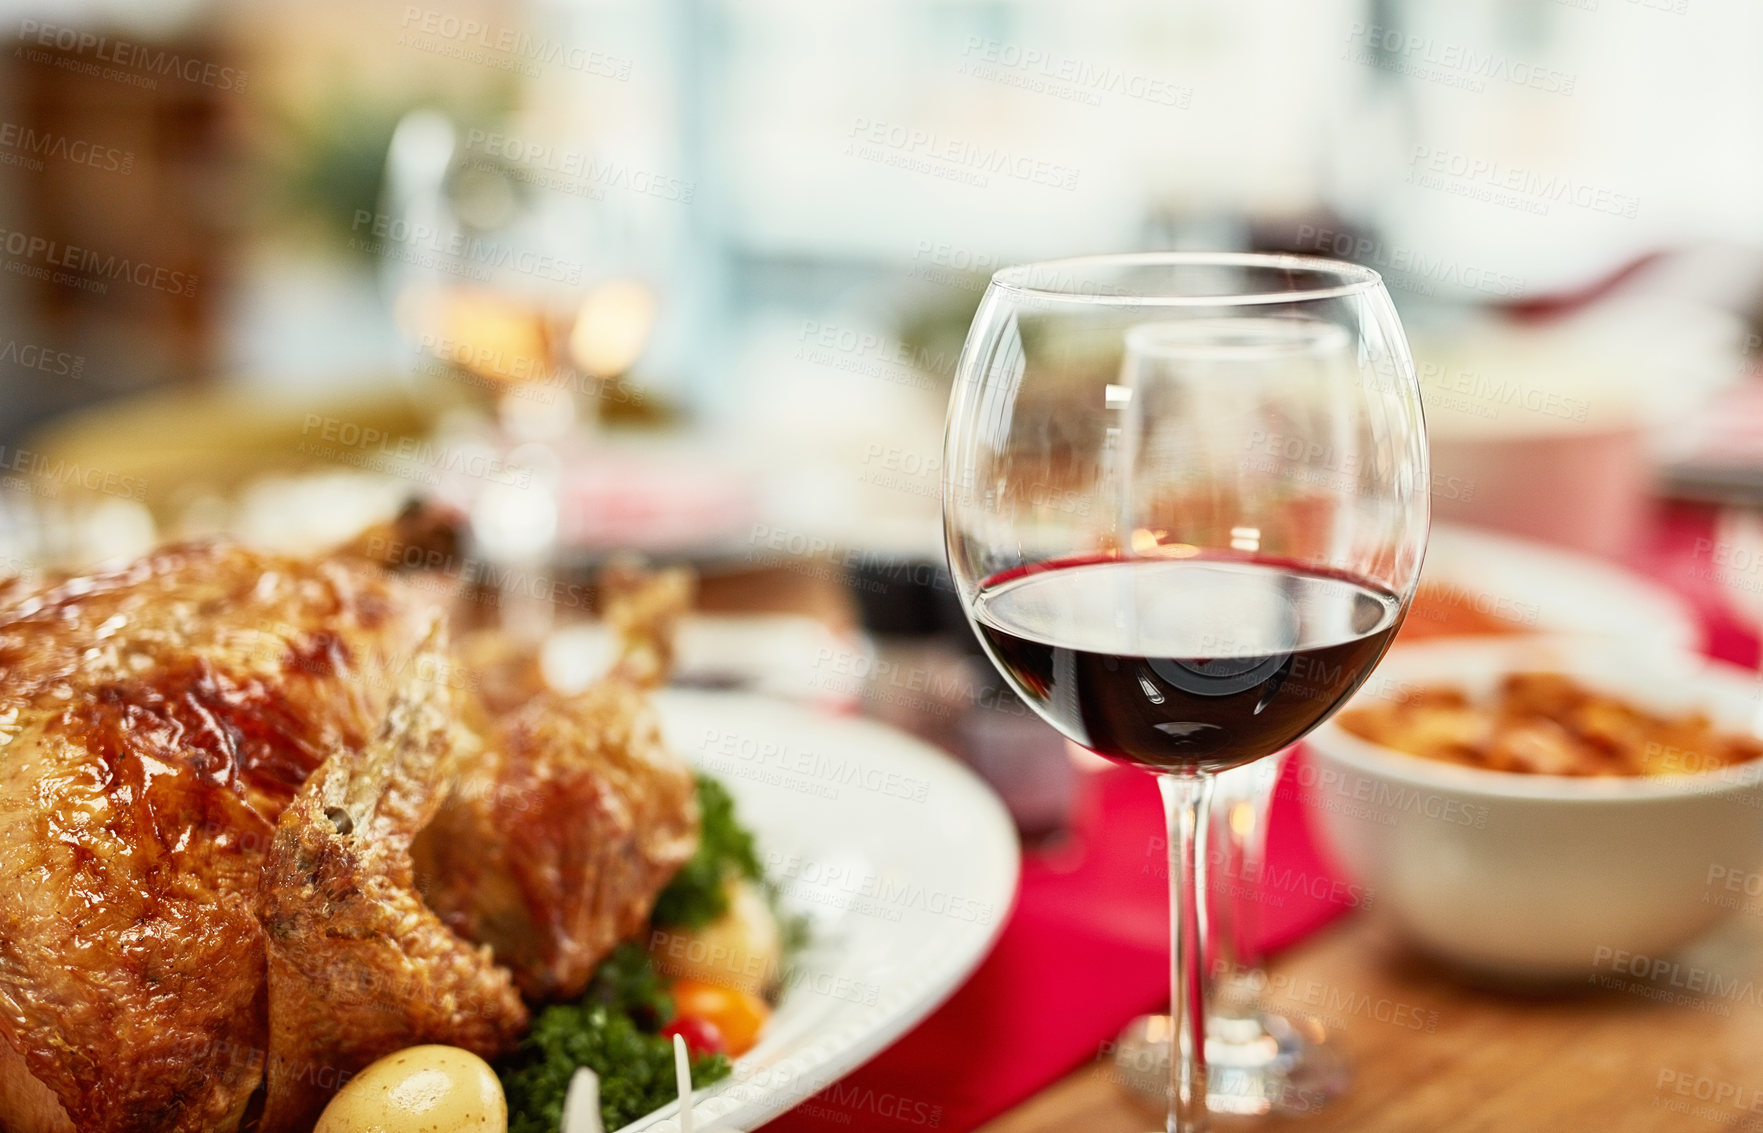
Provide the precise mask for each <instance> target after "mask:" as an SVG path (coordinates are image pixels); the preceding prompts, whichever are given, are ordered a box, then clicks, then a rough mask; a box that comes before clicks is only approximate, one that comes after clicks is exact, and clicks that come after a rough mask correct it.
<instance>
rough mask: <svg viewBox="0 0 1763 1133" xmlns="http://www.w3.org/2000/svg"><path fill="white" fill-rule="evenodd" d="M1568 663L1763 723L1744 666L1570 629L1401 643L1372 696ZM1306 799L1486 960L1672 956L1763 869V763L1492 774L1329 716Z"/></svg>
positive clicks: (1435, 924)
mask: <svg viewBox="0 0 1763 1133" xmlns="http://www.w3.org/2000/svg"><path fill="white" fill-rule="evenodd" d="M1520 671H1528V672H1537V671H1553V672H1561V673H1564V674H1566V675H1568V676H1570V677H1572V678H1574V679H1575V680H1577V681H1578V682H1580V683H1581V684H1583V685H1585V686H1586V687H1588V688H1591V689H1593V690H1594V691H1598V692H1603V693H1608V694H1611V695H1614V696H1618V697H1621V698H1623V699H1626V700H1629V701H1631V702H1633V703H1635V704H1637V705H1639V706H1641V707H1644V708H1647V709H1650V710H1654V711H1661V712H1685V711H1689V710H1692V709H1700V710H1703V711H1705V712H1706V713H1707V714H1708V715H1709V717H1710V718H1711V719H1712V720H1713V722H1714V724H1715V725H1716V726H1717V727H1719V728H1721V729H1722V730H1725V731H1731V732H1741V733H1746V734H1756V733H1757V732H1758V723H1759V704H1758V699H1757V693H1758V685H1757V682H1756V680H1755V678H1754V677H1753V676H1752V675H1751V674H1749V673H1746V672H1745V671H1744V670H1741V669H1737V668H1734V667H1732V666H1729V665H1723V664H1720V663H1717V662H1711V661H1706V660H1703V659H1701V658H1698V657H1694V656H1692V655H1689V654H1682V653H1675V652H1669V651H1661V650H1658V649H1655V648H1651V647H1643V646H1640V645H1620V644H1616V643H1613V642H1610V641H1594V640H1589V639H1568V638H1528V639H1492V638H1489V639H1479V640H1474V641H1468V640H1460V641H1438V642H1429V643H1425V644H1420V645H1413V646H1405V647H1402V648H1399V649H1396V650H1393V651H1391V653H1390V655H1389V656H1388V657H1387V658H1385V660H1384V662H1383V664H1382V665H1381V666H1380V667H1379V669H1378V671H1377V673H1376V674H1375V675H1374V676H1373V677H1372V679H1371V681H1370V682H1369V683H1368V684H1367V685H1366V687H1365V689H1363V690H1362V691H1361V692H1360V693H1359V695H1358V697H1357V698H1355V699H1356V700H1357V701H1358V702H1360V703H1363V702H1364V701H1365V699H1366V698H1378V697H1396V696H1400V695H1402V694H1403V693H1404V692H1405V691H1406V690H1410V689H1413V688H1416V687H1421V686H1441V685H1442V686H1448V687H1456V688H1461V689H1463V690H1464V691H1466V692H1467V693H1468V694H1469V695H1470V696H1471V697H1472V698H1478V697H1480V696H1483V695H1486V694H1487V693H1489V692H1491V691H1492V690H1493V689H1494V688H1495V687H1496V686H1497V685H1498V684H1499V682H1500V680H1501V678H1503V677H1504V676H1505V675H1506V674H1508V673H1512V672H1520ZM1306 742H1307V744H1308V750H1309V752H1310V758H1312V759H1313V760H1314V761H1315V765H1316V767H1315V779H1314V785H1313V788H1312V791H1311V793H1310V797H1309V799H1308V801H1309V804H1310V808H1311V810H1312V812H1313V813H1314V814H1315V815H1316V818H1317V820H1318V822H1319V823H1320V826H1321V827H1322V829H1323V830H1324V832H1325V833H1326V836H1327V840H1328V842H1329V844H1330V845H1331V846H1332V847H1333V849H1334V851H1335V853H1336V854H1337V855H1338V857H1339V859H1340V860H1341V862H1342V863H1343V864H1344V865H1345V866H1346V868H1347V870H1348V872H1349V873H1351V874H1352V875H1353V877H1354V879H1355V880H1356V881H1357V882H1358V883H1359V884H1361V885H1363V886H1364V887H1365V888H1366V889H1367V890H1368V891H1369V892H1370V893H1371V894H1373V899H1374V906H1373V907H1374V908H1377V909H1381V910H1382V915H1385V916H1388V917H1389V918H1390V919H1391V920H1392V921H1393V922H1394V923H1395V924H1396V926H1397V927H1398V928H1399V929H1400V931H1401V932H1402V934H1403V935H1404V936H1405V937H1407V938H1408V939H1409V940H1411V941H1412V942H1413V943H1414V944H1415V945H1417V946H1418V947H1419V948H1420V949H1421V950H1423V951H1425V952H1427V953H1428V954H1430V955H1433V956H1435V957H1438V958H1440V959H1442V960H1445V961H1447V962H1450V963H1452V964H1455V965H1458V966H1460V967H1461V968H1464V969H1466V970H1468V971H1470V972H1472V973H1476V974H1481V975H1491V976H1494V977H1497V978H1502V979H1519V980H1527V981H1532V980H1545V981H1547V980H1566V979H1574V978H1580V979H1583V978H1584V977H1585V976H1586V974H1587V973H1590V972H1595V971H1597V970H1599V966H1600V964H1602V965H1604V966H1605V970H1610V969H1609V966H1608V965H1609V964H1610V962H1611V960H1612V958H1613V957H1615V956H1616V955H1617V954H1619V953H1623V954H1627V955H1630V956H1647V957H1660V956H1664V955H1667V954H1669V953H1671V952H1673V951H1675V950H1676V949H1678V948H1680V947H1682V946H1684V945H1686V944H1688V943H1689V942H1691V941H1693V940H1695V939H1696V938H1697V937H1699V936H1701V935H1702V934H1703V933H1705V932H1707V931H1708V930H1709V929H1711V928H1712V927H1713V926H1714V925H1715V924H1716V923H1718V922H1719V921H1721V920H1722V919H1724V918H1725V917H1726V916H1727V915H1729V912H1730V911H1731V909H1732V908H1733V907H1735V906H1736V905H1737V904H1738V902H1735V901H1732V900H1730V899H1729V898H1730V895H1729V894H1727V893H1726V891H1725V889H1724V887H1722V886H1721V885H1720V884H1719V882H1718V878H1725V877H1728V876H1739V877H1748V876H1751V875H1753V874H1755V873H1756V871H1757V869H1758V868H1759V866H1763V765H1760V764H1759V763H1758V762H1756V761H1753V762H1751V763H1747V764H1742V765H1739V766H1737V767H1732V768H1725V769H1721V770H1715V771H1706V772H1701V773H1695V774H1682V775H1670V776H1654V777H1648V778H1569V777H1564V776H1553V775H1529V774H1519V773H1511V772H1499V771H1486V770H1481V769H1478V768H1472V767H1463V766H1457V765H1453V764H1446V763H1441V762H1438V761H1435V760H1430V759H1424V758H1421V757H1419V756H1414V755H1409V754H1407V753H1405V752H1401V751H1396V750H1394V749H1392V748H1388V747H1384V746H1381V745H1378V744H1373V743H1370V742H1367V741H1366V740H1363V739H1361V738H1359V737H1357V736H1355V735H1352V734H1350V733H1348V732H1347V731H1345V730H1344V729H1342V728H1341V727H1340V726H1339V725H1338V724H1336V723H1334V722H1330V723H1328V724H1325V725H1324V726H1323V727H1322V728H1320V729H1318V730H1317V731H1316V732H1315V733H1314V734H1313V735H1312V736H1311V737H1310V738H1309V740H1307V741H1306Z"/></svg>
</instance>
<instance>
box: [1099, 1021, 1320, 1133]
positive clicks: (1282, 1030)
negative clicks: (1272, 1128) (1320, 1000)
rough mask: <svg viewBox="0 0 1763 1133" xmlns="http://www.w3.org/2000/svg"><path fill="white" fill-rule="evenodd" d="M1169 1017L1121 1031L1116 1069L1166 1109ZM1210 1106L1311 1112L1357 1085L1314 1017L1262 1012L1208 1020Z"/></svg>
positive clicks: (1254, 1112) (1242, 1111)
mask: <svg viewBox="0 0 1763 1133" xmlns="http://www.w3.org/2000/svg"><path fill="white" fill-rule="evenodd" d="M1169 1035H1170V1027H1169V1017H1168V1016H1167V1015H1145V1016H1141V1017H1140V1018H1138V1019H1135V1020H1133V1021H1132V1023H1130V1024H1128V1025H1127V1028H1126V1030H1124V1031H1122V1032H1121V1035H1120V1039H1119V1041H1118V1042H1117V1044H1116V1047H1115V1052H1114V1068H1115V1071H1116V1073H1117V1074H1118V1075H1119V1076H1120V1080H1121V1082H1122V1083H1123V1084H1124V1085H1125V1086H1126V1087H1127V1088H1128V1089H1130V1090H1132V1091H1133V1092H1134V1093H1136V1094H1138V1095H1139V1096H1141V1097H1143V1098H1145V1099H1146V1100H1147V1101H1151V1102H1153V1103H1155V1104H1157V1105H1159V1106H1160V1105H1162V1104H1163V1103H1164V1099H1165V1098H1166V1096H1167V1094H1168V1090H1169ZM1206 1064H1207V1081H1206V1108H1207V1109H1209V1110H1211V1111H1212V1112H1213V1113H1217V1114H1232V1115H1237V1116H1258V1115H1261V1114H1268V1113H1283V1114H1303V1113H1311V1112H1314V1111H1315V1110H1317V1109H1320V1108H1321V1107H1322V1106H1324V1105H1326V1104H1328V1103H1329V1102H1330V1101H1332V1100H1333V1099H1335V1098H1338V1097H1340V1096H1341V1095H1342V1094H1344V1093H1345V1092H1346V1090H1347V1086H1348V1084H1349V1082H1350V1080H1351V1073H1350V1072H1349V1069H1348V1065H1347V1060H1346V1057H1345V1056H1344V1054H1343V1053H1342V1051H1341V1049H1340V1043H1339V1041H1338V1040H1331V1039H1330V1037H1329V1035H1328V1032H1327V1030H1326V1029H1325V1028H1324V1027H1323V1026H1322V1024H1321V1023H1319V1022H1317V1021H1316V1020H1314V1019H1304V1018H1299V1019H1288V1018H1286V1017H1285V1016H1283V1015H1272V1014H1268V1013H1266V1012H1256V1013H1254V1014H1252V1015H1250V1016H1247V1017H1245V1018H1234V1019H1227V1018H1217V1017H1214V1018H1212V1019H1209V1020H1207V1036H1206Z"/></svg>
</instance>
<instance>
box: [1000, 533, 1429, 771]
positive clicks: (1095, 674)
mask: <svg viewBox="0 0 1763 1133" xmlns="http://www.w3.org/2000/svg"><path fill="white" fill-rule="evenodd" d="M1400 615H1401V604H1400V603H1399V602H1398V601H1397V599H1396V597H1395V596H1394V595H1393V594H1391V593H1389V592H1388V591H1386V590H1383V589H1381V588H1379V587H1376V586H1374V585H1373V584H1371V583H1369V582H1365V581H1363V580H1361V579H1357V578H1353V577H1351V576H1349V575H1344V574H1327V573H1320V572H1310V571H1306V570H1303V569H1301V568H1299V567H1297V566H1296V565H1294V564H1290V563H1282V562H1278V561H1259V560H1253V559H1248V560H1232V559H1204V558H1195V559H1181V560H1173V561H1172V560H1168V559H1130V560H1106V561H1100V562H1098V561H1087V562H1078V563H1049V564H1043V565H1037V566H1035V567H1031V568H1028V569H1026V570H1017V571H1010V572H1006V573H1005V574H1003V575H999V576H997V577H996V578H994V579H991V580H989V581H988V582H987V583H986V584H984V585H983V586H982V587H981V589H980V593H979V596H978V598H977V599H976V601H975V604H974V621H975V625H976V626H977V627H978V629H979V633H980V638H981V640H982V641H983V642H984V643H985V645H986V647H987V650H988V652H990V653H991V655H992V659H993V660H994V661H996V662H997V664H998V667H999V668H1000V669H1002V670H1003V672H1004V673H1005V675H1006V676H1008V677H1009V678H1010V682H1011V683H1012V684H1013V685H1015V686H1016V689H1017V691H1018V692H1020V693H1021V694H1022V696H1023V698H1024V699H1026V700H1027V701H1028V702H1029V703H1030V704H1031V705H1033V706H1034V707H1035V709H1036V710H1037V711H1039V712H1040V714H1041V715H1042V716H1044V717H1046V718H1047V720H1048V721H1049V722H1050V723H1052V724H1053V726H1054V727H1056V728H1058V729H1059V730H1060V731H1061V732H1064V733H1065V734H1066V735H1067V736H1069V737H1071V739H1073V740H1075V741H1076V742H1078V743H1080V744H1082V745H1083V746H1084V747H1087V748H1089V749H1090V750H1091V751H1094V752H1097V753H1099V754H1101V755H1105V756H1108V757H1109V758H1111V759H1115V760H1119V761H1121V762H1125V763H1133V764H1138V765H1141V766H1144V767H1148V768H1150V769H1152V770H1158V771H1162V770H1185V769H1198V768H1204V769H1208V770H1219V769H1222V768H1225V767H1232V766H1235V765H1236V764H1239V763H1247V762H1249V761H1250V760H1252V759H1259V758H1260V757H1262V756H1264V755H1270V754H1272V753H1273V752H1276V751H1278V750H1279V749H1281V748H1283V747H1285V746H1287V745H1288V744H1291V743H1293V742H1294V741H1296V740H1297V739H1298V738H1299V737H1301V736H1303V735H1304V734H1305V733H1306V732H1308V731H1309V730H1310V729H1311V728H1314V727H1315V726H1316V725H1318V724H1320V723H1322V721H1323V720H1324V719H1326V718H1327V717H1328V715H1329V714H1330V713H1331V712H1333V711H1334V710H1335V709H1336V708H1337V707H1339V706H1340V704H1341V702H1342V701H1344V700H1345V699H1346V698H1347V697H1348V696H1350V695H1351V694H1352V692H1353V690H1355V689H1357V688H1358V687H1359V685H1360V683H1361V682H1363V681H1364V680H1365V678H1366V677H1367V676H1369V675H1370V673H1371V670H1372V667H1373V666H1375V665H1376V664H1377V661H1378V659H1379V658H1380V657H1382V656H1383V651H1384V649H1385V648H1386V647H1387V646H1388V645H1389V642H1390V639H1391V638H1392V637H1393V636H1394V635H1395V632H1396V629H1397V627H1398V626H1399V625H1400V623H1401V616H1400Z"/></svg>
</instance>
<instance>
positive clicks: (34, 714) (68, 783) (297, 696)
mask: <svg viewBox="0 0 1763 1133" xmlns="http://www.w3.org/2000/svg"><path fill="white" fill-rule="evenodd" d="M408 615H409V612H408V611H406V610H404V609H403V608H401V606H400V604H399V603H398V602H397V601H396V600H395V599H394V597H393V595H392V593H391V591H390V589H389V586H388V583H387V580H386V579H384V578H383V576H380V575H378V574H376V573H374V572H370V571H368V570H366V569H362V568H357V567H352V566H350V565H349V564H346V563H304V562H298V561H295V560H289V559H278V558H274V557H267V556H259V555H253V554H250V553H248V552H245V551H242V550H239V549H237V548H222V547H174V548H169V549H166V550H163V551H160V552H157V553H155V554H153V555H150V556H148V557H147V558H145V559H143V560H141V561H140V562H137V563H135V564H133V565H131V566H129V567H128V568H126V569H123V570H120V571H116V572H113V573H110V574H103V575H97V576H89V577H77V578H71V579H67V580H65V581H62V582H60V583H58V584H55V585H53V586H51V587H49V588H48V589H46V590H43V591H40V592H37V593H35V594H32V595H30V596H16V595H15V596H13V597H12V598H11V599H10V601H9V602H8V604H7V609H6V612H5V621H4V624H0V847H4V853H0V1037H3V1038H4V1039H5V1041H6V1042H7V1044H8V1045H10V1046H11V1047H12V1048H13V1049H14V1050H16V1051H17V1052H18V1053H19V1054H21V1055H22V1056H23V1058H24V1062H25V1065H26V1066H27V1067H28V1068H29V1070H30V1072H31V1074H32V1075H33V1076H34V1077H35V1078H36V1079H38V1080H39V1081H40V1082H41V1083H42V1084H43V1085H45V1086H47V1087H48V1088H49V1089H50V1090H51V1091H52V1092H53V1093H54V1094H55V1096H56V1097H57V1098H59V1100H60V1102H61V1104H62V1106H63V1107H64V1109H65V1111H66V1114H67V1116H68V1118H69V1119H71V1122H72V1124H73V1125H74V1126H75V1127H76V1128H78V1129H79V1130H81V1131H82V1133H84V1131H88V1130H92V1131H106V1133H134V1131H141V1133H145V1131H148V1130H153V1131H160V1130H173V1131H182V1130H214V1129H230V1128H232V1127H234V1126H235V1125H236V1124H237V1122H238V1119H239V1116H240V1114H241V1113H242V1112H243V1110H244V1107H245V1104H246V1101H247V1099H248V1098H249V1096H250V1094H251V1092H252V1091H253V1090H254V1089H255V1088H256V1086H257V1082H258V1080H259V1078H260V1077H261V1073H262V1057H261V1051H262V1045H263V1044H262V1037H263V1028H264V1021H263V1014H262V1006H261V1003H260V1001H259V998H258V993H259V990H260V988H261V986H262V983H263V962H264V961H263V945H262V937H261V933H260V932H259V930H258V927H257V919H256V916H255V914H254V913H253V910H252V900H253V897H254V894H255V891H256V886H257V874H258V870H259V866H260V863H261V861H262V857H263V853H264V851H265V850H266V849H267V848H268V845H269V836H270V834H271V832H272V831H273V829H274V821H275V818H276V816H277V815H278V814H279V813H280V811H281V809H282V807H283V806H284V805H285V804H286V802H287V800H288V799H289V798H290V797H291V796H292V795H293V793H294V791H295V790H296V789H297V788H298V787H299V785H300V783H301V782H302V781H304V779H305V778H306V777H307V775H309V774H310V773H311V772H312V770H313V769H314V768H316V767H317V766H318V765H319V763H320V762H322V760H323V759H324V757H325V755H326V753H328V752H330V751H333V750H336V749H338V748H346V747H351V746H355V745H358V744H359V743H360V742H361V741H362V739H363V738H365V736H366V735H367V734H368V733H369V732H370V731H371V729H372V727H373V725H374V724H375V723H377V721H378V719H379V717H381V716H383V715H384V711H385V702H386V698H385V695H384V693H383V689H384V688H385V686H386V680H385V677H386V676H387V674H388V672H389V670H390V669H391V668H392V667H394V666H395V665H397V664H400V663H403V662H404V661H406V660H407V659H408V657H409V656H410V655H411V652H412V650H413V648H414V646H415V644H416V642H417V641H418V640H419V637H418V634H419V632H420V630H421V628H422V627H421V625H420V624H419V623H418V621H417V620H416V619H414V618H412V617H410V616H408Z"/></svg>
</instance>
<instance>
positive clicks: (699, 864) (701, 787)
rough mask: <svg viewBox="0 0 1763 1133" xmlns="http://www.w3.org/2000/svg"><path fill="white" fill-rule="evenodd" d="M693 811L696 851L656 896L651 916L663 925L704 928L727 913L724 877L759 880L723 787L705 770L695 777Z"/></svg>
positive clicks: (754, 853)
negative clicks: (695, 815)
mask: <svg viewBox="0 0 1763 1133" xmlns="http://www.w3.org/2000/svg"><path fill="white" fill-rule="evenodd" d="M698 814H699V816H700V817H699V825H698V850H697V852H696V853H694V854H693V855H692V857H691V860H690V861H688V862H686V864H685V866H684V867H683V868H682V869H681V870H680V871H679V873H677V874H675V875H674V879H673V880H672V881H671V882H669V883H668V885H667V888H666V889H663V890H662V891H661V896H660V897H659V898H657V899H656V901H655V915H654V917H653V918H652V919H653V921H654V923H655V924H657V925H660V926H662V927H664V928H703V927H704V926H705V925H707V924H709V923H710V922H711V921H714V920H715V919H716V918H718V917H720V916H722V915H723V914H724V913H726V912H728V892H727V891H726V890H725V889H724V888H723V887H724V885H725V884H727V882H729V881H730V880H733V879H737V878H745V879H746V880H748V881H759V880H761V879H762V876H763V873H764V871H763V870H762V869H761V868H760V866H759V851H758V850H757V849H756V848H755V847H754V845H753V835H752V834H750V833H749V832H748V831H746V830H745V829H743V828H742V826H741V824H740V823H739V822H738V821H736V819H735V800H734V799H733V798H731V797H730V796H729V793H728V788H726V787H724V786H723V785H722V784H721V783H718V782H717V781H716V780H714V779H712V778H709V777H708V776H705V775H700V776H698Z"/></svg>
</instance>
